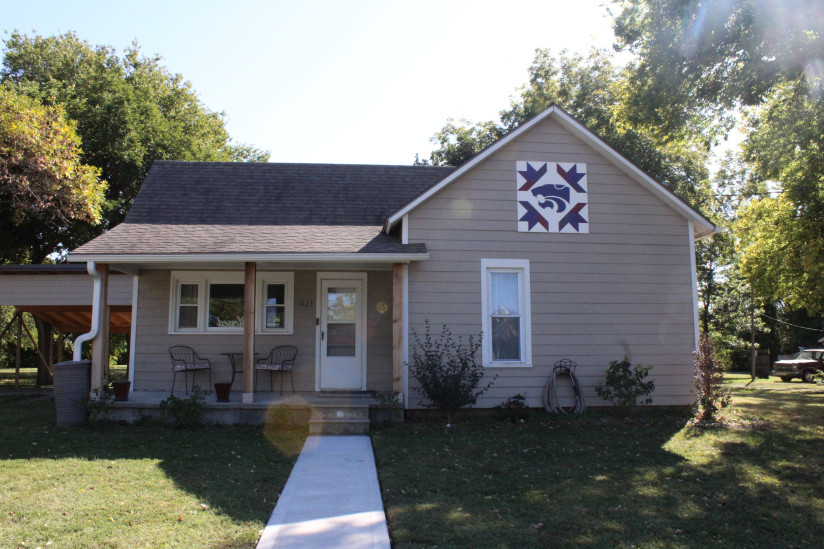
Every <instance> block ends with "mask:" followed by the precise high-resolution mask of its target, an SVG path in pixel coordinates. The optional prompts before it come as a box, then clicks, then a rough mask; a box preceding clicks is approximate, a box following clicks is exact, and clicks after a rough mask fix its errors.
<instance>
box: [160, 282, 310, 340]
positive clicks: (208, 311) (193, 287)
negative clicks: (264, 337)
mask: <svg viewBox="0 0 824 549" xmlns="http://www.w3.org/2000/svg"><path fill="white" fill-rule="evenodd" d="M243 278H244V275H243V273H232V272H224V271H215V272H205V271H202V272H195V271H176V272H173V273H172V287H171V301H170V307H169V333H172V334H187V333H199V334H203V333H223V334H226V333H242V332H243V322H244V287H245V284H244V281H243ZM256 290H257V291H256V293H255V297H256V301H257V303H256V304H255V305H256V306H255V311H256V312H257V318H256V319H255V332H256V333H258V334H291V333H292V316H293V302H294V299H293V293H294V273H268V272H259V273H258V283H257V288H256Z"/></svg>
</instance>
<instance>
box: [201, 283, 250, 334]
mask: <svg viewBox="0 0 824 549" xmlns="http://www.w3.org/2000/svg"><path fill="white" fill-rule="evenodd" d="M209 327H210V328H242V327H243V284H210V285H209Z"/></svg>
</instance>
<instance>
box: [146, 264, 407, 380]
mask: <svg viewBox="0 0 824 549" xmlns="http://www.w3.org/2000/svg"><path fill="white" fill-rule="evenodd" d="M258 276H262V274H261V273H258ZM367 277H368V282H367V285H368V288H367V298H368V302H367V306H368V312H367V349H368V353H367V387H368V388H369V389H374V390H379V391H388V390H391V388H392V311H391V307H392V274H391V272H389V271H370V272H368V274H367ZM170 285H171V272H170V271H145V272H143V273H142V274H141V276H140V290H139V298H138V321H137V343H136V345H135V353H136V354H135V382H134V384H135V390H138V391H147V390H148V391H158V390H169V389H170V388H171V386H172V372H171V363H170V361H169V354H168V348H169V347H171V346H172V345H188V346H190V347H192V348H194V349H195V350H196V351H197V352H198V354H200V355H201V356H203V357H205V358H208V359H209V360H211V361H212V381H213V382H215V381H220V380H228V379H229V377H230V376H231V371H230V370H231V369H230V365H229V358H228V357H226V356H222V355H221V353H224V352H227V351H238V352H240V351H242V350H243V334H242V333H238V334H169V299H170ZM294 298H295V309H294V311H295V317H294V333H293V334H292V335H268V334H267V335H260V334H258V335H255V350H256V351H257V352H258V353H260V354H261V356H264V355H265V354H266V353H268V352H269V350H271V348H272V347H274V346H275V345H295V346H297V347H298V357H297V360H296V362H295V372H294V377H295V390H297V391H314V390H315V342H316V333H317V332H316V327H315V318H316V315H317V311H316V305H317V303H316V302H317V272H316V271H296V272H295V295H294ZM301 300H310V301H311V302H312V303H313V305H312V306H310V307H298V306H297V302H299V301H301ZM382 303H384V304H387V305H388V307H389V309H388V310H386V312H383V313H381V312H380V311H381V310H383V305H381V304H382ZM278 375H279V374H275V390H276V391H277V390H278V388H279V381H280V380H279V379H278V377H277V376H278ZM182 379H183V376H181V375H178V380H177V384H178V385H177V386H179V387H182ZM197 383H198V384H199V385H200V386H201V387H205V386H206V385H207V384H208V374H204V373H200V374H198V378H197ZM288 384H289V380H288V378H287V379H285V380H284V387H288ZM242 387H243V374H240V373H239V374H237V377H236V378H235V384H234V386H233V389H234V390H241V389H242ZM257 387H258V389H259V390H260V391H268V390H269V374H268V373H262V374H261V375H260V376H259V379H258V381H257Z"/></svg>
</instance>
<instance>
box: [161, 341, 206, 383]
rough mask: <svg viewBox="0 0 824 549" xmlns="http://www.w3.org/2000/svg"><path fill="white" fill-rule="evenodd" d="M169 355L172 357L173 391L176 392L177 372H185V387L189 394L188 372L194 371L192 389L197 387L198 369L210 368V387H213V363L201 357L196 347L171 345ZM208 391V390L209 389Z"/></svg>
mask: <svg viewBox="0 0 824 549" xmlns="http://www.w3.org/2000/svg"><path fill="white" fill-rule="evenodd" d="M169 356H170V357H171V359H172V372H174V377H173V378H172V393H174V392H175V381H177V373H178V372H183V388H184V389H186V394H187V395H188V394H189V389H188V387H187V376H188V372H192V390H193V391H194V389H195V374H196V373H197V371H198V370H209V388H210V389H211V387H212V363H211V362H210V361H209V359H208V358H201V357H199V356H198V355H197V353H196V352H195V350H194V349H192V348H191V347H186V346H184V345H175V346H172V347H169ZM207 392H208V391H207Z"/></svg>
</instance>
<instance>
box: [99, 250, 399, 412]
mask: <svg viewBox="0 0 824 549" xmlns="http://www.w3.org/2000/svg"><path fill="white" fill-rule="evenodd" d="M359 259H360V261H358V262H340V261H338V262H330V261H328V260H326V261H319V262H308V261H300V262H296V261H290V262H286V261H272V260H271V259H269V260H267V261H245V262H242V263H239V262H227V261H224V262H216V261H214V260H211V261H194V260H190V261H188V262H185V263H183V264H182V263H181V262H170V261H168V260H166V261H155V262H147V261H146V258H145V257H142V258H140V261H139V262H138V261H135V262H134V263H124V262H122V258H121V261H119V262H117V263H103V262H99V261H96V262H93V263H91V265H90V268H91V270H92V271H93V272H95V273H97V275H98V276H99V278H100V280H99V281H98V282H96V284H99V285H100V294H101V295H102V296H103V297H102V298H101V299H100V301H101V302H104V300H105V294H106V291H107V288H106V286H107V278H108V277H107V276H106V273H107V272H108V271H109V270H110V269H117V270H118V271H124V272H129V273H131V274H133V275H134V276H135V278H136V283H135V284H134V296H133V299H132V307H133V310H132V313H133V314H132V325H131V334H130V339H131V344H130V351H131V355H130V361H129V362H130V367H129V374H128V379H129V381H131V392H130V395H129V401H128V402H118V403H117V404H116V406H115V410H116V412H117V414H116V415H119V416H123V417H121V418H120V419H125V420H127V421H133V420H136V419H139V417H140V416H141V414H142V415H152V414H154V413H156V412H155V411H156V410H157V409H158V407H159V404H160V402H161V401H162V400H163V399H165V398H167V397H168V396H169V395H170V393H171V391H172V387H173V384H174V394H175V395H176V396H178V397H183V396H185V394H186V391H187V390H188V391H189V392H190V391H191V390H192V386H193V385H196V386H198V387H199V388H200V390H201V391H203V392H204V393H206V402H205V408H206V410H207V411H208V413H207V415H214V416H215V417H214V418H212V419H213V420H215V421H217V422H220V423H224V422H228V423H232V422H243V423H259V422H261V421H262V420H263V419H264V418H265V416H266V415H267V414H269V413H271V411H272V410H280V408H283V407H287V408H288V409H289V410H290V412H289V413H290V414H292V415H296V416H305V415H307V414H309V415H311V410H312V409H313V408H317V407H323V406H326V405H329V404H334V405H356V406H365V407H366V409H367V413H368V408H369V406H370V404H371V405H374V404H375V402H376V397H379V396H381V395H383V396H384V397H386V396H387V395H392V394H393V393H397V394H398V395H399V400H400V402H406V400H407V399H406V398H405V395H406V393H407V391H406V387H407V379H406V374H405V371H404V362H405V359H406V357H405V345H404V341H405V340H406V333H405V329H404V295H405V293H404V289H405V277H406V273H407V263H403V262H398V261H393V262H391V263H389V262H386V261H385V258H384V257H380V258H374V259H372V260H370V261H363V259H362V258H359ZM102 313H103V311H102V310H97V309H95V311H94V313H93V314H94V315H98V314H102ZM98 326H99V330H98V333H97V334H96V337H95V339H94V340H93V342H92V344H93V353H92V356H93V358H92V368H91V372H92V377H91V390H92V392H94V390H95V389H97V388H100V387H102V386H103V384H104V383H105V382H106V381H107V379H106V371H107V359H108V356H107V355H108V353H107V352H105V351H103V350H102V349H101V350H100V351H99V352H98V351H97V349H96V348H97V347H98V346H101V347H102V346H103V345H104V343H103V342H104V341H107V340H108V335H109V334H108V333H107V323H106V322H105V320H104V319H103V318H102V316H101V317H100V318H99V324H98ZM174 346H186V347H190V348H192V349H194V351H195V352H196V353H197V355H198V357H201V358H203V359H204V361H206V362H208V364H209V366H210V367H209V368H208V369H207V370H202V371H195V372H188V373H187V374H186V376H185V377H184V375H183V373H182V372H177V373H175V372H174V371H173V369H172V363H171V359H170V354H169V349H170V348H171V347H174ZM281 346H293V347H295V348H296V349H297V356H296V359H295V363H294V368H293V370H292V371H290V372H283V371H275V372H271V371H267V370H265V369H260V365H259V364H258V362H259V361H262V360H263V359H265V358H266V357H267V356H268V355H269V353H270V351H271V350H272V349H273V348H276V347H281ZM193 375H194V376H195V377H194V380H193V379H192V376H193ZM230 381H231V382H233V383H232V392H231V394H230V401H229V402H228V403H223V402H216V399H215V394H214V384H215V383H218V382H223V383H225V382H230ZM293 388H294V390H293ZM281 393H282V394H281ZM384 400H386V398H384ZM278 413H280V411H279V412H278Z"/></svg>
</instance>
